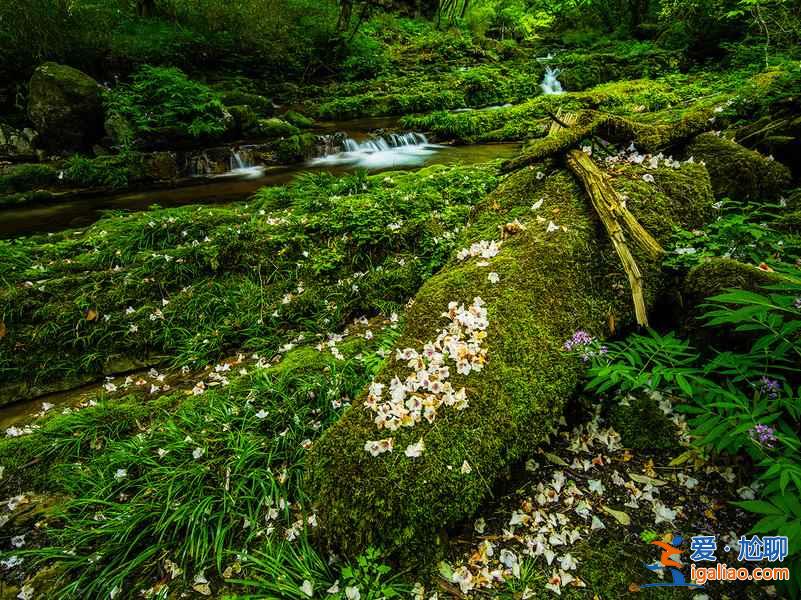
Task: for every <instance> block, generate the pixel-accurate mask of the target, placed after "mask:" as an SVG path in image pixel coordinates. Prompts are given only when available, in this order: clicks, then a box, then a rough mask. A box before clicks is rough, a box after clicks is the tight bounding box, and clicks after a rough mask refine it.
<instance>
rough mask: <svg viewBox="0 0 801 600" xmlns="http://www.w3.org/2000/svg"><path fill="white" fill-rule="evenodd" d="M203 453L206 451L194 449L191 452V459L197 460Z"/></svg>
mask: <svg viewBox="0 0 801 600" xmlns="http://www.w3.org/2000/svg"><path fill="white" fill-rule="evenodd" d="M205 452H206V451H205V450H204V449H203V448H195V449H194V450H193V451H192V457H193V458H194V459H195V460H197V459H198V458H200V457H201V456H203V454H204V453H205Z"/></svg>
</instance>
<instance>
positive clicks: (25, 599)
mask: <svg viewBox="0 0 801 600" xmlns="http://www.w3.org/2000/svg"><path fill="white" fill-rule="evenodd" d="M33 592H34V588H33V586H32V585H31V584H30V583H26V584H25V585H23V586H22V590H20V593H19V594H17V598H19V600H33Z"/></svg>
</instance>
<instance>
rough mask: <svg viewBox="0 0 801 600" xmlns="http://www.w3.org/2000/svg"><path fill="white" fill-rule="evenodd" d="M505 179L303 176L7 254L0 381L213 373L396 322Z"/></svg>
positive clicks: (11, 246) (1, 263) (0, 263)
mask: <svg viewBox="0 0 801 600" xmlns="http://www.w3.org/2000/svg"><path fill="white" fill-rule="evenodd" d="M496 181H497V175H496V167H495V166H479V167H449V168H443V167H432V168H430V169H426V170H423V171H421V172H419V173H393V174H387V175H380V176H375V177H366V176H364V175H363V174H357V175H352V176H348V177H344V178H342V179H337V178H334V177H332V176H328V175H314V176H311V175H310V176H307V177H303V178H301V179H300V180H299V181H298V182H297V183H295V184H293V185H292V186H290V187H287V188H268V189H265V190H264V191H262V192H261V193H260V194H258V195H257V196H256V197H255V198H254V199H253V201H252V202H250V203H249V204H240V205H232V206H230V207H183V208H176V209H169V210H155V211H149V212H142V213H136V214H132V215H127V216H111V217H108V218H106V219H103V220H101V221H99V222H97V223H95V224H94V225H92V226H91V227H90V228H89V229H87V230H86V231H84V232H78V233H76V232H69V231H68V232H62V233H59V234H55V235H52V236H44V237H33V238H26V239H18V240H10V241H2V242H0V257H2V260H0V284H1V285H2V288H0V299H1V301H0V306H2V308H0V320H2V321H3V322H4V323H5V325H6V327H7V330H8V334H7V336H6V338H5V339H4V340H3V342H4V343H3V344H2V346H0V380H2V381H5V382H9V383H16V384H19V383H22V384H24V385H32V384H44V383H49V382H54V381H58V380H62V379H70V378H75V377H83V376H97V375H99V374H101V373H102V372H105V371H108V370H114V369H115V365H120V364H125V362H126V361H127V360H128V359H130V358H137V359H142V358H145V357H149V358H150V359H151V361H160V362H167V363H169V364H171V365H172V366H183V365H191V366H199V365H206V364H209V363H210V362H212V361H214V360H217V359H218V358H220V357H221V356H223V355H224V354H225V352H226V351H230V350H233V349H238V348H245V349H262V350H265V351H267V352H271V351H275V350H276V349H277V348H278V347H279V346H280V345H281V344H283V343H285V341H283V340H284V339H285V338H287V339H291V338H292V337H294V336H295V335H297V334H298V333H300V332H304V331H306V332H312V333H320V332H327V331H331V330H332V329H334V328H336V327H337V326H339V325H341V324H343V323H345V322H346V320H347V319H349V318H351V316H353V315H360V314H365V313H366V314H371V313H375V312H377V311H378V310H381V309H389V310H392V309H393V307H394V309H398V308H399V307H401V306H402V305H403V304H404V303H405V302H406V301H407V300H408V299H409V297H410V296H411V295H413V294H414V292H415V291H416V289H417V288H418V287H419V286H420V284H421V283H422V281H423V280H425V279H426V278H427V277H428V276H429V275H430V274H431V273H433V272H434V271H435V270H436V269H437V268H438V267H439V266H440V265H442V264H443V263H444V261H445V260H446V259H447V257H448V255H449V253H450V250H451V247H452V244H453V240H452V237H453V236H452V233H453V231H454V230H457V229H458V228H459V227H461V226H462V225H463V224H464V223H465V221H466V220H467V217H468V215H469V213H470V209H471V207H472V206H473V204H474V203H475V202H477V201H478V200H479V198H480V196H481V195H482V194H484V193H485V192H486V191H488V190H490V189H492V188H493V187H494V186H495V183H496ZM299 289H300V290H302V291H300V292H299ZM129 307H130V309H129ZM15 348H17V349H19V348H24V349H25V351H24V352H19V351H17V350H15Z"/></svg>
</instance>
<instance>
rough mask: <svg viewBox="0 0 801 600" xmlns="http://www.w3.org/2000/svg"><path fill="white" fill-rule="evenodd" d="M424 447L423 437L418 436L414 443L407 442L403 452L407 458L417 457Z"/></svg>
mask: <svg viewBox="0 0 801 600" xmlns="http://www.w3.org/2000/svg"><path fill="white" fill-rule="evenodd" d="M425 449H426V446H425V444H424V443H423V438H420V439H419V440H418V441H417V443H416V444H409V445H408V446H407V447H406V451H405V452H404V454H405V455H406V456H408V457H409V458H418V457H420V455H421V454H423V450H425Z"/></svg>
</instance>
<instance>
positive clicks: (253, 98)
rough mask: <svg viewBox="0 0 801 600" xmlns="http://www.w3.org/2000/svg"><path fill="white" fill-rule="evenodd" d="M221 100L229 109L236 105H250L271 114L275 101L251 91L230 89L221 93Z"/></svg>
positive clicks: (261, 112)
mask: <svg viewBox="0 0 801 600" xmlns="http://www.w3.org/2000/svg"><path fill="white" fill-rule="evenodd" d="M220 100H221V101H222V103H223V104H225V106H227V107H228V108H229V109H230V108H231V107H234V106H245V105H246V106H250V107H251V108H253V109H254V110H255V111H256V112H258V113H260V114H271V113H272V110H273V103H272V101H271V100H270V99H269V98H265V97H264V96H260V95H259V94H251V93H249V92H241V91H238V90H237V91H228V92H223V93H222V94H220Z"/></svg>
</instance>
